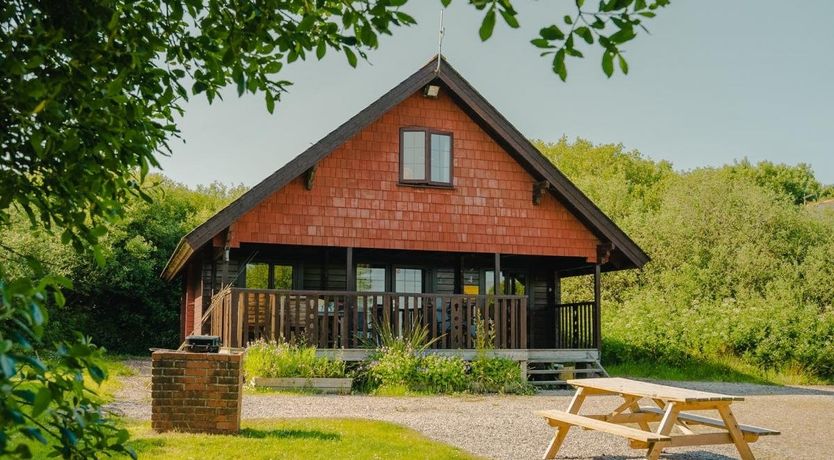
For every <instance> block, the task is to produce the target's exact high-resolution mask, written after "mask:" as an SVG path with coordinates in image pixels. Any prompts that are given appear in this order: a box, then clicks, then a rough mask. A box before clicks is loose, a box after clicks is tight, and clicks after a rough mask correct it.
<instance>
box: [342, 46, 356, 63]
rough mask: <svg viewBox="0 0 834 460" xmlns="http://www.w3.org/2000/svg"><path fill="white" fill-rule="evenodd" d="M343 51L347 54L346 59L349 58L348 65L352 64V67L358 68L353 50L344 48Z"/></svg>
mask: <svg viewBox="0 0 834 460" xmlns="http://www.w3.org/2000/svg"><path fill="white" fill-rule="evenodd" d="M342 49H343V50H344V52H345V57H347V60H348V64H350V66H351V67H356V63H357V60H356V54H355V53H354V52H353V50H352V49H350V48H348V47H347V46H345V47H342Z"/></svg>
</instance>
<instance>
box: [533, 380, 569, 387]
mask: <svg viewBox="0 0 834 460" xmlns="http://www.w3.org/2000/svg"><path fill="white" fill-rule="evenodd" d="M527 383H529V384H530V385H534V386H547V385H567V384H568V382H566V381H564V380H530V381H529V382H527Z"/></svg>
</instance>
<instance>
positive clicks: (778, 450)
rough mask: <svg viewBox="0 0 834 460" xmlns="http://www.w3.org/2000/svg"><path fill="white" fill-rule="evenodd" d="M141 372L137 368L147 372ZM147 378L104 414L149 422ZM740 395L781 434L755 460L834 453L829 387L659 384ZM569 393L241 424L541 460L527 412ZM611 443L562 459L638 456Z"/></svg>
mask: <svg viewBox="0 0 834 460" xmlns="http://www.w3.org/2000/svg"><path fill="white" fill-rule="evenodd" d="M146 369H147V368H145V369H143V370H146ZM149 373H150V372H140V373H139V375H136V376H131V377H123V380H124V385H123V387H122V389H121V390H120V391H119V392H118V393H117V395H116V399H117V401H116V402H115V403H113V404H111V406H110V408H111V409H114V410H115V411H116V412H118V413H121V414H123V415H125V416H127V417H131V418H139V419H149V418H150V378H149V375H147V374H149ZM660 383H670V384H673V385H676V386H685V387H688V388H694V389H700V390H705V391H714V392H719V393H728V394H735V395H743V396H745V397H746V399H745V401H743V402H739V403H735V404H733V410H734V412H735V413H736V416H737V417H738V419H739V420H741V421H742V422H743V423H747V424H751V425H760V426H765V427H768V428H773V429H776V430H780V431H782V433H783V434H782V435H781V436H773V437H765V438H761V439H760V440H759V441H758V442H756V443H754V444H752V449H753V452H754V454H756V456H757V458H759V459H784V458H792V459H800V458H807V459H828V458H832V455H834V454H833V453H834V431H833V430H834V428H833V427H834V418H832V416H831V414H834V387H825V386H819V387H777V386H766V385H754V384H732V383H714V382H685V383H684V382H660ZM571 394H572V392H570V391H554V392H547V393H546V394H539V395H536V396H454V397H446V396H432V397H404V398H389V397H378V396H319V395H312V396H308V395H298V396H295V395H283V394H281V395H278V394H276V395H272V394H253V395H245V396H244V399H243V418H244V419H260V418H290V417H357V418H370V419H377V420H385V421H389V422H395V423H398V424H401V425H405V426H407V427H410V428H413V429H415V430H417V431H419V432H421V433H423V434H425V435H426V436H428V437H430V438H433V439H436V440H438V441H442V442H446V443H449V444H452V445H455V446H458V447H460V448H462V449H465V450H467V451H469V452H472V453H474V454H477V455H480V456H483V457H486V458H494V459H528V458H530V459H533V458H541V454H542V452H543V449H544V447H545V446H546V445H547V443H548V441H549V439H550V436H551V434H552V431H551V429H550V428H548V427H547V425H546V424H545V423H544V422H543V421H542V420H541V419H540V418H538V417H536V416H535V415H533V412H534V411H536V410H540V409H546V408H558V409H563V408H565V407H566V406H567V405H568V402H569V401H570V396H571ZM618 403H619V398H608V397H600V398H589V399H588V400H587V401H586V402H585V404H584V405H583V412H584V411H588V412H598V411H605V410H606V409H608V410H610V409H613V408H614V407H616V406H617V405H618ZM641 452H642V451H638V450H632V449H629V448H628V447H627V445H626V443H625V442H624V441H623V440H622V439H620V438H617V437H612V436H607V435H605V434H600V433H595V432H590V431H581V430H578V429H574V430H572V431H571V434H570V435H569V436H568V438H567V440H566V442H565V444H564V446H563V447H562V450H561V451H560V452H559V453H560V458H573V459H590V458H615V459H626V458H640V453H641ZM589 455H593V456H589ZM663 458H668V459H679V460H684V459H706V460H712V459H727V458H737V453H736V451H735V448H734V447H732V446H708V447H705V448H700V447H699V448H691V449H674V450H672V451H670V453H667V454H665V455H664V456H663Z"/></svg>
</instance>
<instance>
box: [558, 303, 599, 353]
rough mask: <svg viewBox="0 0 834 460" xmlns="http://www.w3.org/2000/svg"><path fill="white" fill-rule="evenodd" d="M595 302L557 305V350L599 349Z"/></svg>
mask: <svg viewBox="0 0 834 460" xmlns="http://www.w3.org/2000/svg"><path fill="white" fill-rule="evenodd" d="M594 325H595V320H594V302H576V303H563V304H557V305H556V348H573V349H578V348H597V345H598V344H597V343H596V342H597V340H596V334H595V331H594V327H595V326H594Z"/></svg>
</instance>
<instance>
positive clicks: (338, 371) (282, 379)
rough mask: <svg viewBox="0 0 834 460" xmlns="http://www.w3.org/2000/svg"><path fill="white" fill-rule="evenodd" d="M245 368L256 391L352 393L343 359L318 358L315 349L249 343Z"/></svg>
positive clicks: (248, 378)
mask: <svg viewBox="0 0 834 460" xmlns="http://www.w3.org/2000/svg"><path fill="white" fill-rule="evenodd" d="M243 369H244V372H245V375H246V379H247V381H248V382H249V383H250V384H251V385H253V386H254V387H256V388H270V389H279V390H313V391H317V392H322V393H350V389H351V385H352V382H353V379H352V378H350V377H348V376H347V373H346V370H345V363H344V361H342V360H335V359H329V358H324V357H319V356H316V348H315V347H309V346H300V345H292V344H288V343H283V342H264V341H258V342H254V343H251V344H249V347H248V348H247V349H246V357H245V358H244V362H243Z"/></svg>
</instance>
